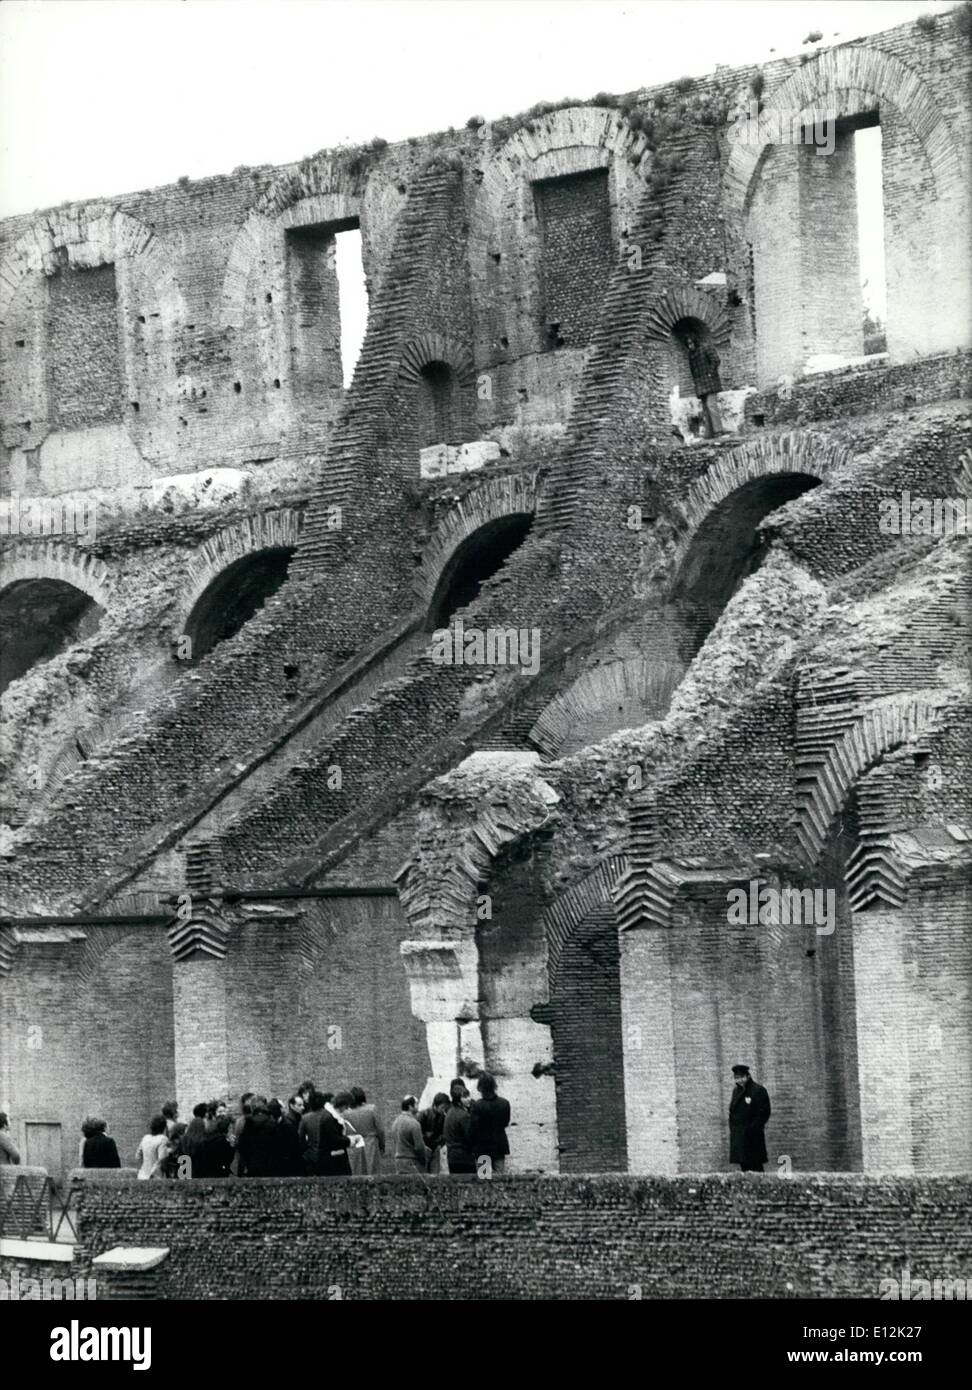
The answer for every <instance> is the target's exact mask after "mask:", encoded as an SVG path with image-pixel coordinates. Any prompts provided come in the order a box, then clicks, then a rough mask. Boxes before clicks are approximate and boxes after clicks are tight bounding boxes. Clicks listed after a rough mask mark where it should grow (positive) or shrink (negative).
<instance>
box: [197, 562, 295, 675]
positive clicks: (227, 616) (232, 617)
mask: <svg viewBox="0 0 972 1390" xmlns="http://www.w3.org/2000/svg"><path fill="white" fill-rule="evenodd" d="M293 554H294V547H293V546H270V547H268V548H267V549H265V550H257V551H253V552H252V553H251V554H249V555H242V556H240V558H239V559H237V560H234V561H233V562H232V564H229V565H227V566H226V568H225V569H224V570H221V571H220V573H219V574H217V575H216V577H215V578H214V579H213V580H212V582H211V583H210V584H208V585H207V587H206V588H205V589H204V590H203V592H202V593H201V594H200V596H199V598H198V599H197V600H196V602H195V603H194V605H193V607H192V610H191V611H190V613H189V616H188V618H187V619H186V624H185V629H184V635H185V636H186V637H188V638H189V640H190V642H191V644H192V645H191V648H190V660H192V661H193V662H196V661H199V660H201V659H202V658H203V657H204V656H207V655H208V654H209V653H210V652H211V651H212V650H213V648H214V647H216V646H218V645H219V643H220V642H225V641H226V640H227V638H229V637H233V636H235V635H236V633H237V632H239V630H240V628H241V627H243V626H244V624H245V623H248V622H249V620H250V619H251V618H252V617H253V615H254V614H255V613H257V612H258V611H259V610H260V609H261V608H262V607H263V605H264V603H266V601H267V599H268V598H270V596H271V595H272V594H275V593H276V591H277V590H278V589H279V588H280V586H281V584H283V582H284V580H285V579H286V578H287V570H288V568H289V566H290V561H291V559H292V557H293Z"/></svg>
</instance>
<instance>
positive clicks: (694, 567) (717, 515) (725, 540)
mask: <svg viewBox="0 0 972 1390" xmlns="http://www.w3.org/2000/svg"><path fill="white" fill-rule="evenodd" d="M820 482H821V479H820V478H817V477H814V476H813V475H812V474H810V473H801V472H792V473H768V474H764V475H763V476H761V477H757V478H752V479H750V481H749V482H746V483H743V484H742V485H741V486H740V487H738V488H736V489H735V490H734V491H733V492H730V493H729V495H728V496H726V497H724V498H722V500H721V501H719V502H717V503H716V505H715V506H714V507H713V508H712V510H711V511H710V512H709V514H708V515H707V516H706V517H705V518H704V520H703V521H702V522H701V523H700V525H699V527H698V529H697V530H696V532H695V534H694V536H693V537H692V539H691V541H690V543H689V545H688V548H687V550H686V552H685V555H684V557H683V559H682V563H681V565H680V566H679V570H678V573H677V576H676V578H675V581H674V583H673V585H672V588H671V590H670V594H669V597H670V600H671V602H672V603H674V604H675V606H676V607H677V608H678V609H679V610H680V612H681V616H682V618H683V621H684V622H685V624H686V627H687V629H688V630H689V632H690V633H691V636H692V639H693V642H694V644H695V647H696V650H697V649H698V648H699V647H701V645H702V643H703V642H704V641H705V639H706V637H708V635H709V633H710V632H711V631H712V629H713V628H714V627H715V625H716V622H717V621H718V619H719V616H720V614H721V613H722V611H723V609H724V608H725V607H726V604H727V603H728V602H729V600H730V599H731V598H732V596H733V594H735V592H736V590H737V589H738V588H739V586H740V584H742V582H743V580H744V579H746V578H747V577H748V576H749V575H751V574H753V573H754V572H755V571H756V570H757V569H759V567H760V565H761V564H762V562H763V560H764V559H765V557H766V554H767V552H768V550H769V543H768V541H766V540H765V539H764V538H763V537H761V536H760V534H759V526H760V523H761V522H762V521H763V519H764V518H765V517H767V516H769V514H770V513H771V512H775V511H776V510H777V508H779V507H782V506H785V505H786V503H787V502H792V501H794V499H795V498H797V497H801V496H802V495H803V493H805V492H808V491H809V490H810V489H811V488H814V487H819V486H820Z"/></svg>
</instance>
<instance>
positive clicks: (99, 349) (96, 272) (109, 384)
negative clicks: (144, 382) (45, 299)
mask: <svg viewBox="0 0 972 1390" xmlns="http://www.w3.org/2000/svg"><path fill="white" fill-rule="evenodd" d="M48 284H49V286H50V306H51V307H50V349H49V350H50V355H51V364H50V370H51V398H52V404H53V407H54V416H55V419H56V421H57V424H58V425H59V426H60V428H62V429H71V428H72V427H73V426H76V425H88V424H94V423H95V422H97V421H102V420H115V419H117V418H118V416H119V414H120V413H121V401H120V394H121V389H120V388H121V380H120V378H121V371H120V367H121V363H120V361H119V356H118V295H117V291H116V289H115V267H114V266H113V265H101V266H96V267H92V268H91V269H90V270H71V269H68V268H66V267H65V268H64V269H62V270H60V271H59V272H58V273H57V274H56V275H53V276H52V277H51V279H50V280H49V282H48Z"/></svg>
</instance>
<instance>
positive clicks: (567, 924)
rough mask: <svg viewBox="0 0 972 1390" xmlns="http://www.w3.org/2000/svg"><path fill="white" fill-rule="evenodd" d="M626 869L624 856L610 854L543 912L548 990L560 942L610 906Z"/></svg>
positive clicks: (560, 950)
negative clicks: (595, 914) (588, 919)
mask: <svg viewBox="0 0 972 1390" xmlns="http://www.w3.org/2000/svg"><path fill="white" fill-rule="evenodd" d="M627 872H628V858H627V855H624V854H614V855H611V857H610V858H608V859H602V860H601V862H600V864H598V865H597V867H596V868H595V869H592V870H591V872H590V873H589V874H588V875H587V877H586V878H582V879H581V880H580V882H579V883H575V884H574V885H573V886H572V887H570V888H568V889H567V891H566V893H562V894H561V895H560V897H559V898H558V899H557V901H556V902H554V903H551V905H550V907H548V908H547V910H546V912H545V913H544V918H543V925H544V934H545V935H546V938H547V979H548V981H549V985H550V993H551V996H552V995H553V993H554V991H555V989H556V987H557V973H558V971H559V969H560V959H561V956H562V955H563V950H564V946H565V945H566V943H567V942H568V941H569V940H570V938H571V936H572V935H573V934H574V932H575V931H576V930H577V928H578V926H579V925H580V923H581V922H583V921H584V920H585V919H586V918H588V917H590V916H591V915H592V914H593V913H595V912H598V911H600V910H601V909H602V908H604V907H605V906H610V907H612V909H613V905H614V900H615V894H616V892H617V888H618V884H619V883H620V882H621V880H622V879H623V878H624V877H625V875H626V874H627Z"/></svg>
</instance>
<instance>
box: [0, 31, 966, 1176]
mask: <svg viewBox="0 0 972 1390" xmlns="http://www.w3.org/2000/svg"><path fill="white" fill-rule="evenodd" d="M965 15H966V12H965V11H964V10H961V9H960V10H958V11H955V12H953V13H950V14H942V15H940V16H938V17H937V18H936V19H935V20H934V22H933V23H932V24H928V23H925V24H923V25H921V26H916V25H913V24H907V25H904V26H901V27H900V28H897V29H894V30H892V31H890V32H888V33H883V34H880V35H877V36H875V37H871V38H867V39H862V40H859V41H856V42H853V43H849V44H846V45H842V46H840V47H837V48H834V49H830V50H827V49H823V50H821V51H819V52H817V53H815V54H814V55H812V56H809V57H808V56H807V55H806V54H805V55H804V56H803V57H802V58H795V59H783V60H780V61H777V62H774V63H772V64H768V65H767V66H765V67H764V68H762V69H760V70H758V69H756V68H745V69H739V70H733V71H730V70H728V69H725V70H719V71H717V72H716V73H715V74H714V75H713V76H710V77H707V78H704V79H698V80H694V81H693V80H689V79H682V80H680V81H678V82H674V83H671V84H668V85H666V86H663V87H659V88H655V89H652V90H645V91H639V92H636V93H634V94H631V95H629V96H627V97H623V98H615V97H605V96H603V95H602V96H600V97H597V98H594V99H593V100H591V101H586V102H578V103H575V104H566V103H565V104H562V105H558V106H556V107H549V106H541V107H539V108H536V109H535V110H533V111H531V112H529V113H526V114H525V115H523V116H521V117H517V118H505V119H503V120H497V121H492V122H489V121H480V120H479V119H478V118H473V119H472V120H471V121H470V122H469V124H468V125H467V126H466V127H464V128H463V129H462V130H460V131H458V132H457V131H454V130H450V131H449V132H448V133H440V134H437V135H433V136H429V137H424V138H421V139H412V140H409V141H407V142H405V143H403V144H401V145H388V146H385V145H383V143H382V142H379V141H376V142H374V143H373V145H372V146H369V147H367V148H365V149H363V150H355V151H348V150H341V151H324V152H322V153H321V154H319V155H316V156H314V157H313V158H310V159H307V160H304V161H303V162H301V163H300V164H297V165H293V166H288V167H286V168H279V169H278V168H259V169H242V170H237V171H236V172H235V173H233V174H232V175H229V176H227V177H220V178H212V179H207V180H203V181H201V182H188V181H186V180H182V181H180V183H179V185H178V186H172V187H167V188H160V189H156V190H153V191H150V192H143V193H136V194H132V195H130V196H126V197H117V198H106V199H99V200H97V201H94V202H90V203H85V204H78V205H72V206H69V207H62V208H58V209H54V210H51V211H48V212H45V213H39V214H36V215H31V216H24V217H16V218H11V219H8V220H7V221H6V222H4V223H3V224H2V225H0V354H2V390H0V416H2V450H0V468H2V486H0V490H2V492H3V495H4V501H5V503H6V504H7V515H8V517H9V516H13V515H14V508H15V507H16V517H17V518H18V520H17V521H16V522H15V523H14V524H10V523H9V522H8V524H7V525H6V526H5V533H4V535H3V537H2V542H3V544H2V551H0V636H2V641H3V653H2V663H3V678H4V685H5V689H4V692H3V695H2V719H3V764H4V778H5V792H4V820H5V831H4V839H3V843H2V858H0V866H2V877H3V882H4V895H3V908H2V911H3V916H2V918H0V1108H3V1109H5V1110H7V1111H8V1112H9V1113H10V1114H11V1117H12V1121H13V1133H14V1137H15V1140H16V1141H17V1142H19V1143H21V1145H22V1146H23V1148H24V1150H25V1153H26V1157H27V1160H28V1161H29V1162H35V1163H40V1164H43V1165H44V1166H46V1167H48V1168H49V1169H50V1170H51V1171H53V1172H62V1171H64V1170H66V1169H68V1168H70V1167H72V1166H73V1164H74V1155H75V1153H76V1144H77V1133H78V1124H79V1121H80V1118H81V1117H82V1116H83V1115H84V1114H85V1113H88V1112H97V1113H103V1114H104V1115H106V1116H107V1118H108V1119H109V1121H110V1122H111V1124H112V1128H113V1131H114V1133H115V1134H116V1135H117V1136H118V1139H119V1144H120V1148H121V1149H122V1151H123V1153H125V1154H126V1155H127V1154H130V1152H132V1151H134V1147H135V1144H136V1142H137V1139H138V1136H139V1135H140V1134H141V1133H142V1132H143V1129H144V1125H145V1121H146V1118H147V1116H148V1115H149V1114H150V1113H152V1112H153V1111H154V1109H156V1108H157V1106H158V1104H159V1103H160V1102H161V1101H162V1100H164V1099H166V1098H167V1097H169V1096H170V1095H175V1096H177V1097H178V1099H179V1101H180V1102H181V1103H182V1105H183V1106H184V1107H188V1106H189V1105H191V1104H192V1103H194V1102H196V1101H198V1100H201V1099H207V1098H209V1097H210V1096H215V1095H220V1094H226V1093H237V1094H238V1093H239V1092H241V1091H243V1090H244V1089H253V1088H256V1089H259V1090H265V1091H267V1092H268V1093H275V1094H286V1093H287V1092H286V1091H285V1089H284V1088H286V1087H287V1086H289V1085H292V1084H293V1083H295V1082H296V1081H297V1080H298V1079H299V1078H301V1077H302V1076H303V1075H304V1074H307V1073H310V1074H313V1075H316V1076H318V1077H320V1078H322V1079H325V1080H326V1081H327V1082H328V1083H329V1084H332V1083H333V1084H335V1085H336V1084H340V1083H358V1084H361V1085H362V1086H364V1088H365V1089H366V1090H367V1091H368V1093H369V1096H370V1097H371V1098H374V1099H376V1100H377V1101H378V1102H379V1103H380V1104H381V1105H382V1106H383V1108H384V1109H385V1111H386V1112H388V1111H390V1110H391V1109H392V1108H393V1107H394V1106H395V1104H396V1101H397V1098H398V1097H400V1096H401V1095H402V1094H403V1093H404V1092H406V1091H409V1090H416V1091H420V1090H423V1089H424V1091H425V1093H426V1095H428V1094H430V1093H431V1092H432V1091H433V1090H438V1089H439V1088H440V1087H441V1086H442V1085H443V1084H444V1083H446V1082H447V1081H448V1079H449V1078H450V1077H451V1076H453V1075H455V1074H456V1073H457V1071H463V1070H465V1071H466V1072H467V1073H469V1074H471V1075H474V1074H475V1072H476V1070H477V1068H480V1067H484V1066H485V1067H488V1068H489V1069H490V1070H491V1071H493V1072H494V1073H496V1075H497V1077H498V1079H499V1083H500V1088H501V1090H502V1092H503V1093H504V1094H506V1095H507V1096H509V1098H510V1100H511V1102H512V1106H513V1114H514V1121H515V1123H514V1128H513V1131H512V1134H511V1142H512V1148H513V1165H514V1167H515V1168H516V1169H517V1170H520V1171H522V1170H527V1169H532V1170H536V1171H539V1172H546V1173H550V1172H558V1171H560V1172H571V1171H574V1172H597V1171H609V1170H614V1171H621V1172H624V1171H629V1172H633V1173H656V1174H675V1173H678V1172H690V1171H692V1172H694V1171H699V1170H712V1169H724V1168H725V1167H726V1166H727V1157H728V1155H727V1148H726V1135H725V1107H726V1101H727V1090H728V1076H727V1072H728V1068H729V1066H730V1065H731V1064H732V1063H734V1062H737V1061H739V1060H742V1061H745V1062H749V1063H750V1064H751V1065H752V1067H753V1069H754V1072H755V1073H756V1075H757V1076H758V1077H759V1078H760V1080H762V1081H763V1082H764V1083H765V1084H766V1085H767V1086H768V1087H769V1089H770V1092H771V1095H772V1098H773V1119H772V1123H771V1127H770V1131H769V1132H768V1139H769V1143H770V1149H771V1166H773V1167H775V1166H776V1165H780V1167H781V1168H783V1167H786V1166H787V1165H789V1167H790V1168H792V1169H793V1170H797V1171H799V1170H804V1171H806V1170H827V1169H830V1170H863V1171H865V1172H885V1171H894V1172H899V1173H905V1174H907V1173H912V1172H933V1171H935V1172H950V1171H952V1172H954V1171H968V1170H969V1169H970V1167H972V997H970V988H969V987H970V980H972V959H970V939H972V938H970V932H972V904H970V866H972V818H970V804H969V802H970V791H969V788H970V786H972V739H970V700H969V600H970V573H969V566H968V549H967V547H968V541H967V539H966V538H965V537H964V536H962V535H957V534H945V535H941V536H939V535H933V534H932V535H928V534H924V533H919V534H914V533H912V534H894V533H891V532H889V531H888V529H887V528H884V527H882V525H881V518H882V515H883V511H882V507H881V503H882V502H888V501H889V500H893V499H900V497H901V494H902V493H903V492H905V491H908V492H910V493H911V494H912V496H913V497H916V498H929V499H934V498H956V497H965V496H967V495H968V493H969V491H970V489H969V485H968V480H969V477H970V472H972V469H970V458H972V455H970V453H969V449H970V444H972V437H970V418H969V412H968V406H967V403H966V399H965V398H966V396H967V388H968V382H969V375H970V361H972V353H970V346H972V344H970V324H972V305H970V287H972V266H970V259H969V254H970V237H969V235H968V232H969V227H970V216H969V212H970V201H972V184H970V170H972V159H970V146H972V108H970V104H969V91H970V77H972V72H970V68H972V61H970V49H969V41H968V32H967V30H968V23H967V17H965V18H964V17H963V16H965ZM754 104H755V105H757V106H758V107H759V108H760V110H759V119H758V121H757V123H756V125H755V132H754V130H753V127H752V123H750V127H749V136H748V137H747V138H744V137H743V126H744V123H745V119H746V116H745V113H747V112H749V111H750V110H751V108H752V106H753V105H754ZM794 113H795V119H796V128H797V129H798V130H800V129H804V130H805V129H807V128H809V126H810V125H812V123H813V121H814V120H815V119H816V120H820V119H821V118H823V117H826V118H827V119H828V120H833V121H835V122H836V125H835V127H834V130H835V140H834V148H833V153H832V154H830V155H827V156H822V155H821V154H820V153H818V151H817V150H816V149H815V148H814V147H813V145H811V144H805V143H804V144H795V143H792V142H790V143H787V142H785V141H783V140H782V139H781V138H780V137H779V135H778V132H780V131H781V130H782V129H783V128H784V122H783V121H782V119H776V118H777V117H782V116H784V115H785V116H786V117H787V121H788V122H792V119H793V117H794ZM875 123H879V124H880V128H881V138H882V149H883V156H882V158H883V196H884V213H885V249H886V260H887V295H888V307H887V324H886V339H887V340H886V351H885V352H881V353H876V354H875V353H873V352H872V353H870V354H869V355H865V344H864V340H863V313H862V305H861V292H860V289H859V284H858V268H857V242H858V230H857V220H856V217H857V215H856V209H855V201H854V154H855V143H854V134H855V131H856V130H857V129H858V128H860V127H863V126H871V125H874V124H875ZM789 128H792V124H790V125H789ZM774 132H777V136H776V139H775V140H774V138H773V137H774ZM355 227H358V228H360V231H361V237H362V246H363V259H364V265H365V270H366V274H367V286H368V293H369V305H370V308H369V320H368V328H367V334H366V338H365V341H364V345H363V348H362V351H361V355H360V358H359V360H358V363H357V368H356V372H355V376H354V381H353V385H352V386H351V388H350V389H349V390H348V391H347V392H345V390H344V389H343V386H342V378H341V363H340V353H339V324H340V303H339V286H338V281H337V276H336V270H335V259H334V255H333V248H334V245H335V238H336V237H337V236H339V235H340V234H341V233H343V232H345V231H347V230H348V229H351V228H355ZM693 343H694V344H696V345H698V346H697V347H696V348H695V349H693V350H695V351H696V352H699V351H704V352H705V353H707V354H708V359H707V360H708V361H709V362H710V363H712V362H714V361H715V360H717V361H718V378H719V379H718V386H719V387H721V389H720V390H718V391H716V392H715V393H714V394H713V395H711V396H710V397H709V400H710V404H711V405H717V406H718V418H719V421H720V423H721V427H722V429H723V431H724V432H723V433H720V434H718V435H715V436H710V435H709V434H707V433H706V430H705V428H704V423H703V422H704V419H705V412H704V410H703V408H702V407H703V403H702V401H701V400H700V399H699V398H698V396H697V394H696V386H697V383H696V379H695V378H694V377H693V374H692V368H691V363H690V361H689V352H688V347H687V345H690V344H693ZM841 364H842V365H841ZM815 368H826V369H821V370H815ZM699 389H702V388H699ZM11 499H14V500H13V501H11ZM43 499H47V500H48V501H49V502H50V503H51V504H53V503H57V505H58V507H59V508H62V506H63V504H65V503H70V508H69V511H70V514H71V515H75V511H74V510H73V509H74V508H75V505H77V506H78V507H80V506H81V504H82V503H84V502H86V503H87V504H88V506H89V509H93V514H96V516H97V527H96V529H91V528H89V529H88V530H84V529H81V530H80V532H79V533H71V528H70V527H67V528H64V527H57V526H54V527H53V530H52V528H51V526H49V525H47V526H44V527H43V528H42V533H41V534H38V528H37V525H36V524H33V526H32V528H30V529H29V525H28V522H27V521H21V520H20V519H21V518H22V517H24V516H27V517H30V516H31V515H32V510H31V507H30V506H27V508H26V511H25V508H24V504H25V503H33V504H35V506H34V509H33V514H34V515H35V516H36V515H39V514H40V511H41V508H40V506H39V504H40V502H41V501H42V500H43ZM61 515H62V517H63V515H64V513H63V511H61ZM8 533H9V534H8ZM457 620H459V621H461V622H462V624H464V629H465V631H467V632H468V631H471V630H483V629H487V628H490V627H493V628H495V627H502V628H509V629H514V630H516V632H520V631H521V630H522V631H523V632H525V633H528V632H533V631H534V630H536V631H537V632H538V633H539V641H540V662H539V668H538V669H537V670H536V672H535V674H529V673H528V672H527V671H526V670H524V669H522V668H518V667H516V666H515V665H514V666H511V665H503V664H496V665H493V666H484V665H470V664H452V665H445V664H441V663H439V662H437V661H435V660H434V659H433V657H432V655H431V650H430V634H431V631H432V630H433V629H436V628H439V627H444V626H450V627H451V626H453V625H454V624H455V623H456V621H457ZM753 883H756V884H758V885H762V886H769V887H771V888H772V887H774V886H775V887H783V886H790V887H794V888H798V889H823V890H833V891H834V893H835V894H836V898H835V901H836V920H835V924H834V929H833V930H832V931H831V932H829V933H824V932H822V931H819V930H817V929H816V928H815V927H814V926H813V925H809V926H808V925H799V924H796V925H790V924H788V923H786V922H781V921H763V922H761V921H758V920H754V921H751V922H749V924H748V925H737V924H733V923H732V922H731V921H730V920H729V919H728V915H727V901H728V900H729V894H730V892H731V890H732V889H734V888H739V887H742V888H744V889H747V891H748V887H749V885H751V884H753ZM129 1161H130V1158H129Z"/></svg>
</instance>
